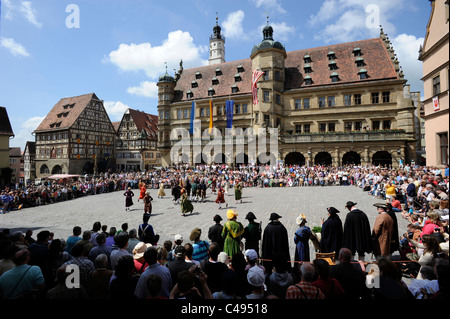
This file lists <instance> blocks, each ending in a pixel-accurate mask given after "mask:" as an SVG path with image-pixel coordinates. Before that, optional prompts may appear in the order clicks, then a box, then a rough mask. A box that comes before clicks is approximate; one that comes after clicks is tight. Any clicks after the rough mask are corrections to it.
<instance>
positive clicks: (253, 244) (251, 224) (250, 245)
mask: <svg viewBox="0 0 450 319" xmlns="http://www.w3.org/2000/svg"><path fill="white" fill-rule="evenodd" d="M245 219H247V220H248V225H247V226H245V228H244V234H243V235H242V238H244V239H245V250H247V249H254V250H255V251H256V253H257V254H258V256H259V241H260V240H261V233H262V228H261V223H257V222H255V219H256V216H255V214H253V213H252V212H249V213H248V214H247V216H245Z"/></svg>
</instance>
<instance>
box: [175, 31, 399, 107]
mask: <svg viewBox="0 0 450 319" xmlns="http://www.w3.org/2000/svg"><path fill="white" fill-rule="evenodd" d="M355 48H359V49H360V51H361V54H362V55H361V57H362V58H363V59H364V66H363V67H357V65H356V59H357V57H355V56H354V54H353V50H354V49H355ZM330 51H333V52H334V54H335V56H336V58H335V59H334V62H336V65H337V70H330V68H329V60H328V53H329V52H330ZM307 54H308V55H309V56H310V57H311V62H310V63H309V64H310V66H311V69H312V72H311V73H309V74H306V73H305V71H304V66H305V64H306V63H305V61H304V56H305V55H307ZM238 66H242V67H243V68H244V71H243V72H241V73H239V75H240V76H241V81H239V82H235V75H236V74H238V71H237V67H238ZM362 68H364V69H365V70H366V71H367V75H368V77H367V79H363V80H361V79H360V78H359V74H358V72H359V71H360V70H361V69H362ZM216 69H220V70H221V72H222V75H219V76H216ZM333 72H336V73H337V74H338V76H339V81H338V82H335V83H332V82H331V78H330V75H331V74H332V73H333ZM196 73H200V74H201V79H196ZM285 73H286V74H285V75H286V76H285V90H291V89H301V88H305V87H317V86H324V85H326V86H330V85H341V84H345V83H353V82H364V81H373V80H392V79H399V77H398V75H397V72H396V71H395V68H394V64H393V63H392V60H391V58H390V57H389V54H388V52H387V50H386V48H385V45H384V43H383V40H382V39H381V38H373V39H367V40H361V41H354V42H348V43H341V44H333V45H327V46H322V47H317V48H310V49H304V50H297V51H291V52H288V53H287V58H286V60H285ZM306 75H309V76H310V77H311V79H312V81H313V83H312V85H305V83H304V77H305V76H306ZM213 78H216V79H217V80H218V81H219V84H217V85H213V84H212V80H213ZM251 78H252V62H251V59H250V58H248V59H244V60H238V61H232V62H225V63H220V64H214V65H208V66H202V67H198V68H191V69H186V70H183V72H182V73H181V75H180V78H179V79H178V81H177V83H176V86H175V97H174V100H173V101H174V102H178V101H191V100H193V99H203V98H208V89H209V88H213V89H214V91H215V94H214V97H217V96H222V97H227V96H231V97H233V96H235V95H239V94H250V93H251ZM193 81H195V82H196V83H197V87H194V88H193V87H192V82H193ZM234 84H236V85H237V87H238V88H239V92H238V93H234V94H233V93H231V86H232V85H234ZM189 91H191V92H192V93H193V98H191V99H188V98H187V93H188V92H189Z"/></svg>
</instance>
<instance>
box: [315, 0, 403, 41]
mask: <svg viewBox="0 0 450 319" xmlns="http://www.w3.org/2000/svg"><path fill="white" fill-rule="evenodd" d="M366 10H368V11H367V12H366ZM404 10H405V6H404V0H377V1H376V2H374V1H373V0H325V1H324V2H323V3H322V5H321V7H320V9H319V11H318V12H317V13H316V14H313V15H311V16H310V17H309V19H308V25H309V26H310V27H314V28H317V27H321V26H323V27H322V30H319V31H316V32H317V34H316V36H315V39H316V40H322V41H325V42H328V43H329V42H338V41H340V42H342V41H345V42H346V41H353V40H359V39H361V38H366V37H368V36H370V37H375V36H378V35H379V24H381V25H382V26H383V29H384V31H385V32H387V33H391V34H394V33H395V31H396V28H395V25H394V24H393V23H392V22H391V21H395V20H396V19H397V17H398V16H397V15H398V14H400V13H403V14H404ZM373 17H375V19H373ZM375 21H376V22H377V23H376V25H371V24H370V23H369V24H367V23H366V22H375Z"/></svg>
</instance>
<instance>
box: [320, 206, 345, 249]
mask: <svg viewBox="0 0 450 319" xmlns="http://www.w3.org/2000/svg"><path fill="white" fill-rule="evenodd" d="M343 236H344V231H343V229H342V221H341V219H340V218H339V216H338V215H336V214H332V215H330V216H329V217H328V219H327V220H326V221H325V222H324V223H323V224H322V231H321V238H320V252H322V253H331V252H333V251H334V252H335V253H336V257H338V256H339V250H341V248H342V239H343Z"/></svg>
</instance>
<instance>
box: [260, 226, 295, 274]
mask: <svg viewBox="0 0 450 319" xmlns="http://www.w3.org/2000/svg"><path fill="white" fill-rule="evenodd" d="M275 253H282V254H283V255H284V256H285V257H286V260H291V256H290V253H289V238H288V232H287V229H286V227H284V225H283V224H281V222H279V221H271V222H270V223H269V224H267V226H266V228H265V229H264V232H263V240H262V245H261V257H262V259H268V260H270V261H263V266H264V267H265V268H266V269H267V271H268V272H269V273H270V272H271V271H272V261H271V260H272V258H273V256H274V254H275ZM288 269H289V270H290V269H291V263H288Z"/></svg>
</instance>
